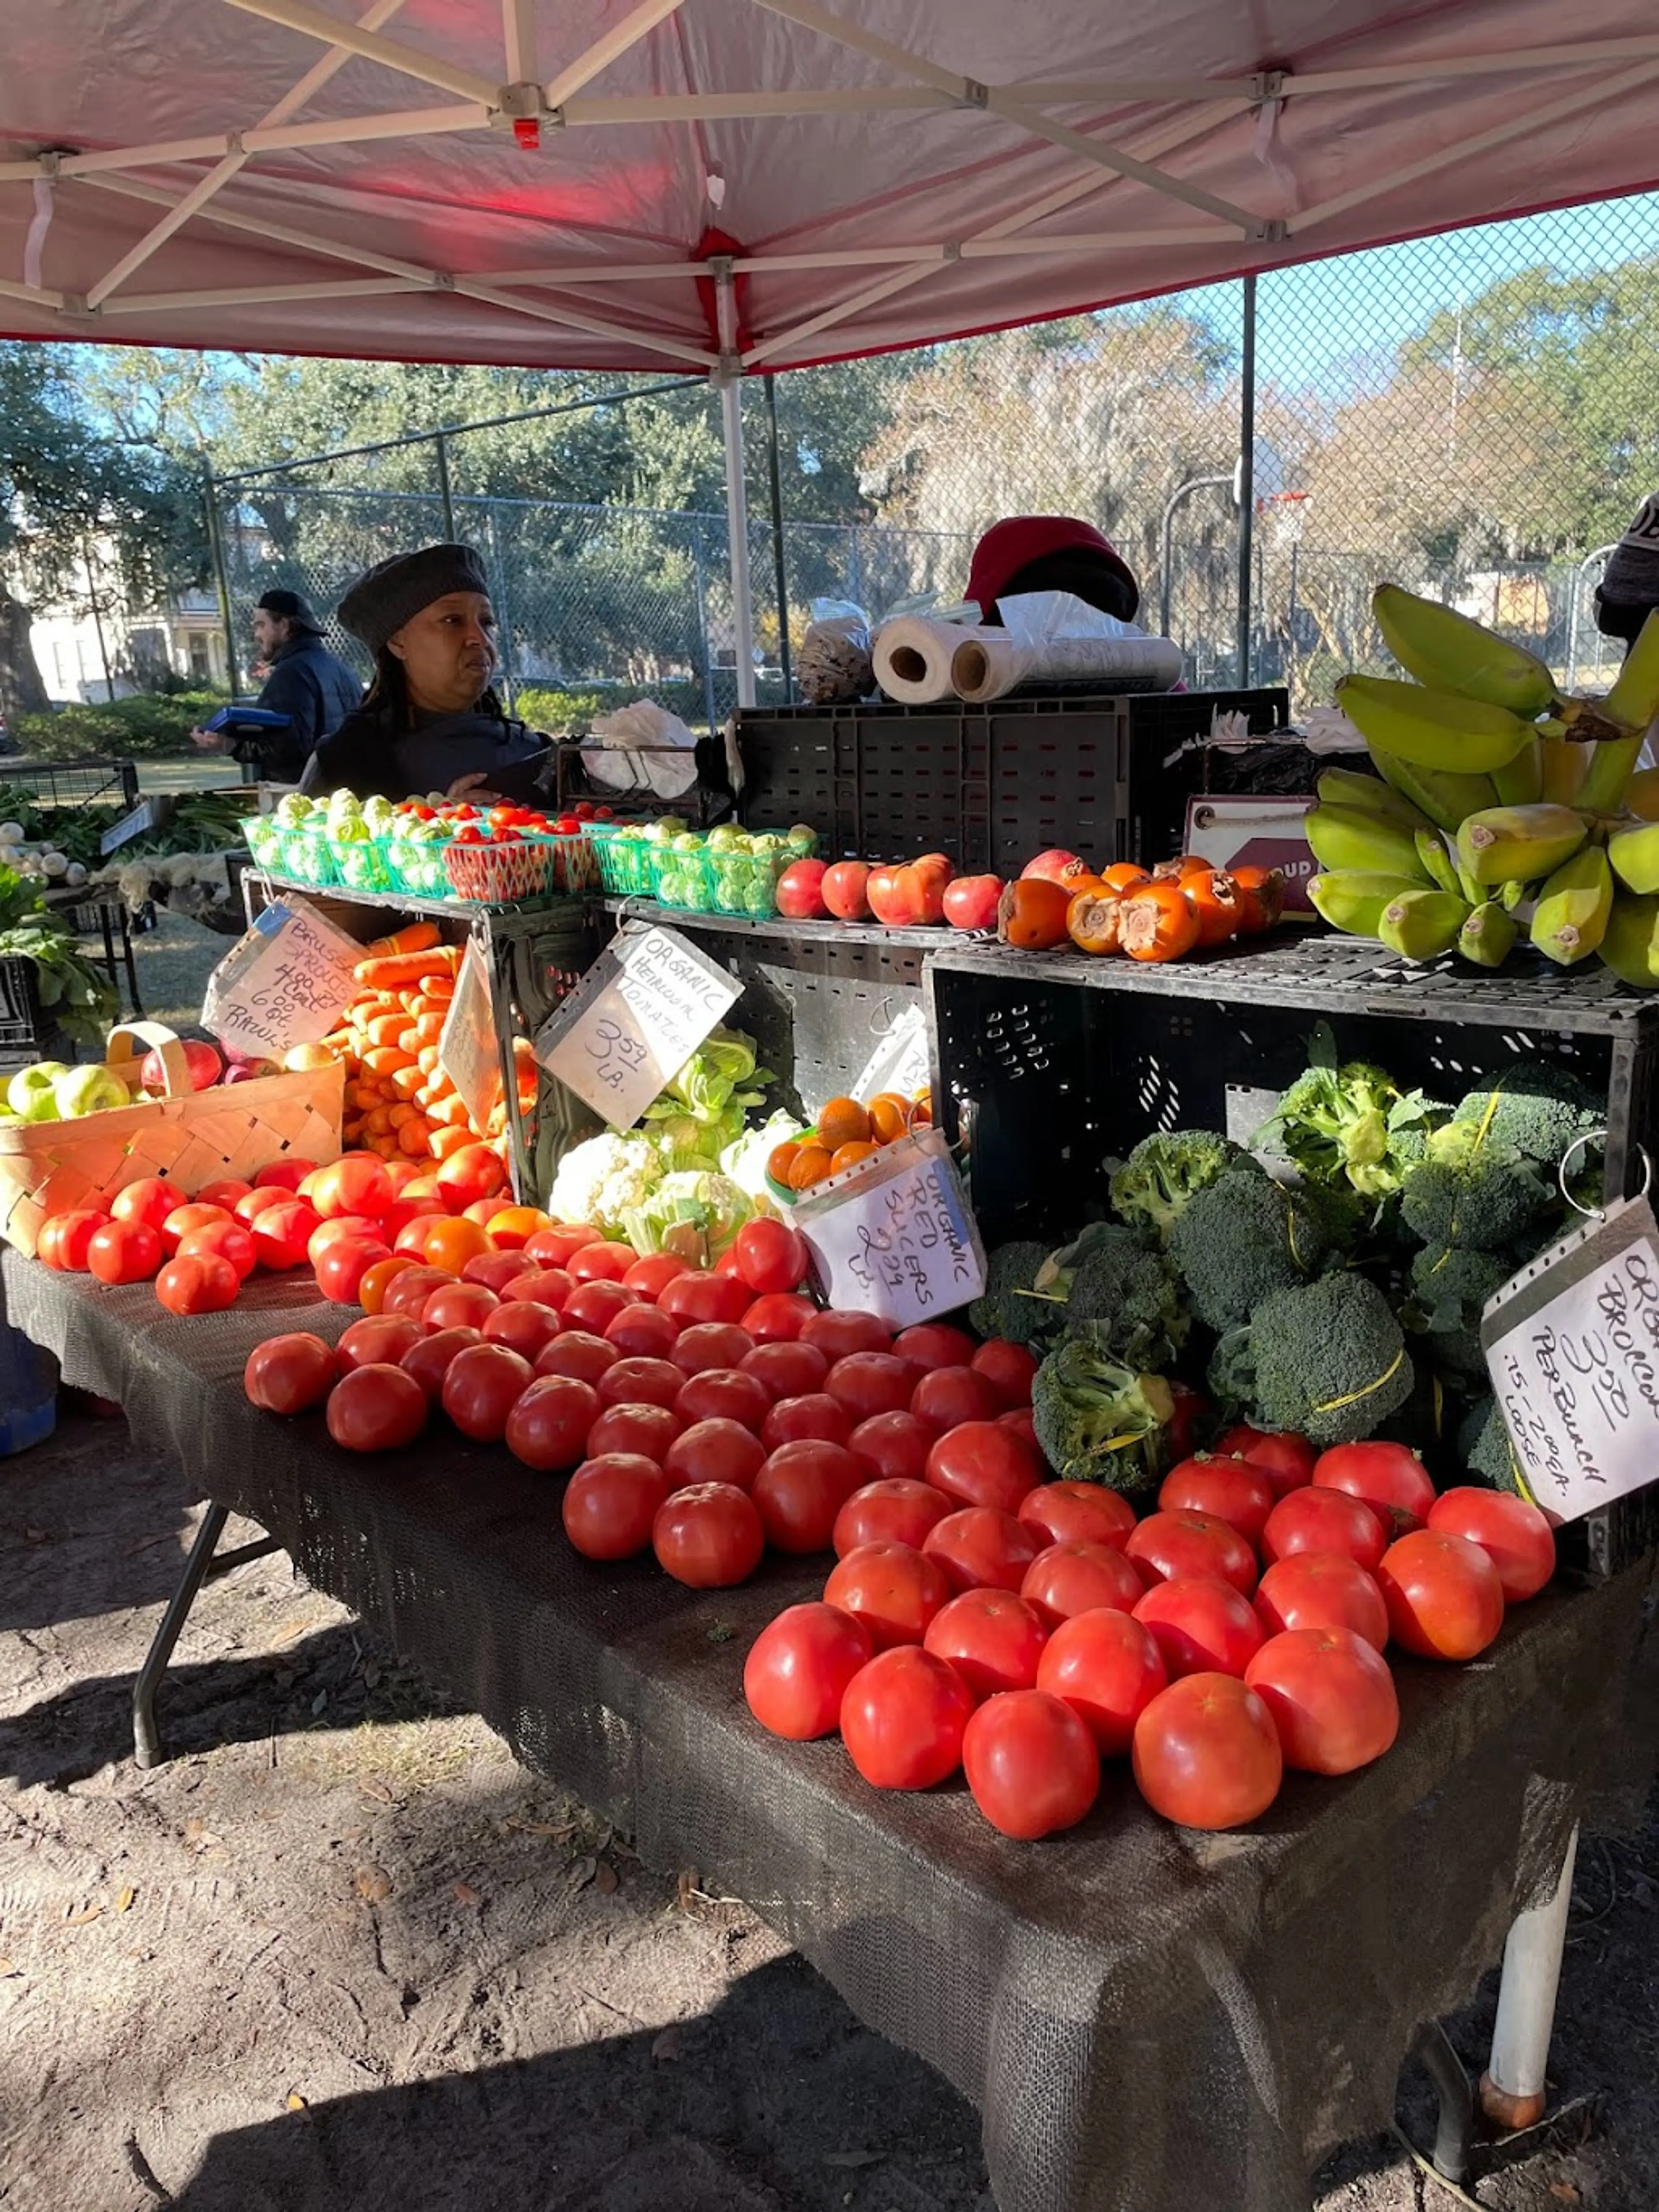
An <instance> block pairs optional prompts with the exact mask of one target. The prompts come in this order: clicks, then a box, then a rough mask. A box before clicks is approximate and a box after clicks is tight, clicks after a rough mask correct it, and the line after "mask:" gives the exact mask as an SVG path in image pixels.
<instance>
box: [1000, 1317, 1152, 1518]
mask: <svg viewBox="0 0 1659 2212" xmlns="http://www.w3.org/2000/svg"><path fill="white" fill-rule="evenodd" d="M1174 1413H1175V1401H1174V1398H1173V1397H1172V1396H1171V1395H1170V1386H1169V1384H1168V1383H1165V1382H1164V1379H1163V1378H1162V1376H1157V1375H1146V1374H1142V1373H1140V1372H1139V1371H1138V1370H1136V1369H1134V1368H1133V1367H1127V1366H1125V1365H1124V1364H1123V1363H1122V1362H1121V1360H1120V1359H1118V1358H1115V1356H1114V1354H1113V1352H1112V1351H1111V1349H1110V1346H1109V1332H1108V1331H1107V1330H1105V1329H1104V1328H1102V1327H1101V1326H1100V1324H1098V1323H1093V1322H1089V1323H1085V1324H1084V1325H1083V1326H1081V1327H1080V1328H1078V1329H1077V1330H1076V1331H1075V1332H1073V1334H1069V1335H1067V1336H1066V1339H1065V1340H1064V1342H1062V1343H1060V1344H1059V1345H1057V1346H1055V1347H1054V1350H1053V1351H1052V1352H1050V1353H1049V1354H1048V1357H1047V1358H1045V1359H1044V1361H1043V1362H1042V1365H1041V1366H1040V1367H1039V1368H1038V1370H1037V1371H1036V1376H1035V1377H1034V1378H1033V1380H1032V1383H1031V1420H1032V1425H1033V1426H1034V1427H1035V1429H1036V1439H1037V1442H1038V1443H1039V1444H1040V1445H1041V1446H1042V1452H1043V1456H1044V1457H1045V1458H1046V1459H1047V1461H1048V1464H1049V1466H1050V1467H1051V1468H1053V1469H1054V1473H1055V1474H1058V1475H1060V1476H1063V1477H1064V1478H1065V1479H1066V1480H1067V1481H1070V1482H1101V1483H1104V1484H1106V1485H1107V1486H1108V1487H1109V1488H1110V1489H1113V1490H1121V1491H1127V1492H1139V1491H1143V1490H1145V1489H1146V1488H1147V1487H1148V1486H1150V1484H1152V1482H1153V1481H1154V1480H1156V1479H1157V1477H1158V1475H1159V1474H1161V1473H1162V1472H1163V1469H1164V1463H1165V1460H1166V1458H1167V1448H1166V1441H1165V1430H1166V1427H1167V1425H1168V1423H1169V1422H1170V1419H1172V1417H1173V1415H1174Z"/></svg>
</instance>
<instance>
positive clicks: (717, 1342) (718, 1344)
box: [664, 1316, 755, 1375]
mask: <svg viewBox="0 0 1659 2212" xmlns="http://www.w3.org/2000/svg"><path fill="white" fill-rule="evenodd" d="M664 1318H665V1319H668V1317H667V1316H664ZM668 1325H669V1327H670V1328H673V1329H675V1330H676V1331H677V1335H676V1340H675V1342H674V1347H673V1350H672V1351H671V1352H669V1353H668V1354H667V1355H666V1357H668V1358H671V1359H672V1361H673V1363H674V1364H675V1366H676V1367H678V1368H681V1369H683V1370H684V1372H685V1373H686V1374H687V1375H701V1374H702V1373H703V1371H704V1370H705V1369H708V1368H717V1367H736V1366H738V1364H740V1362H742V1361H743V1360H744V1359H746V1358H748V1357H749V1354H750V1352H752V1351H753V1350H754V1348H755V1340H754V1338H753V1337H752V1336H750V1334H749V1332H748V1330H747V1329H746V1328H738V1325H737V1323H736V1322H729V1321H698V1322H692V1323H691V1325H690V1328H680V1327H679V1325H678V1322H674V1321H672V1320H669V1324H668Z"/></svg>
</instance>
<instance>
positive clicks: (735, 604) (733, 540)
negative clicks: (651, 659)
mask: <svg viewBox="0 0 1659 2212" xmlns="http://www.w3.org/2000/svg"><path fill="white" fill-rule="evenodd" d="M715 297H716V298H717V300H718V301H719V303H720V351H721V353H722V354H723V355H725V356H726V360H725V362H723V363H722V366H721V369H720V428H721V429H722V430H723V432H724V433H725V442H726V546H727V550H728V555H729V558H730V561H731V564H732V627H733V629H735V630H736V632H737V654H738V706H739V707H752V706H753V705H754V703H755V601H754V594H753V593H752V592H751V591H750V586H749V494H748V490H747V489H746V487H745V486H744V478H743V386H742V384H741V382H740V381H739V380H738V374H737V362H736V359H735V356H736V353H737V344H738V304H737V298H736V293H735V289H734V282H733V279H732V276H730V275H729V274H728V275H726V276H721V277H720V278H718V279H717V280H716V284H715Z"/></svg>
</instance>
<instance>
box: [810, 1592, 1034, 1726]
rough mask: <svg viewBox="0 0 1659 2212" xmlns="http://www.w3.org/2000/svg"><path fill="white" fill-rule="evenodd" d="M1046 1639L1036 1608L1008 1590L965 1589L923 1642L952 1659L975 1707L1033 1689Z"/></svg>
mask: <svg viewBox="0 0 1659 2212" xmlns="http://www.w3.org/2000/svg"><path fill="white" fill-rule="evenodd" d="M926 1564H927V1565H932V1564H933V1563H932V1562H931V1561H927V1562H926ZM837 1571H839V1570H837ZM934 1571H935V1573H939V1570H938V1568H937V1567H935V1568H934ZM833 1579H834V1577H831V1580H832V1581H833ZM939 1580H940V1582H941V1583H944V1581H945V1577H944V1576H943V1574H939ZM947 1587H948V1585H947ZM921 1642H922V1649H923V1650H926V1651H931V1652H933V1654H934V1655H935V1656H936V1657H938V1658H940V1659H948V1660H949V1661H950V1662H951V1665H952V1666H953V1667H954V1668H956V1670H957V1674H960V1675H961V1677H962V1679H963V1681H964V1682H966V1684H967V1685H968V1687H969V1691H970V1692H972V1693H973V1697H974V1701H975V1704H979V1703H981V1702H982V1701H983V1700H984V1699H987V1698H991V1697H995V1696H996V1695H997V1694H998V1692H1000V1691H1004V1690H1029V1689H1030V1688H1032V1687H1033V1686H1035V1684H1036V1677H1037V1662H1038V1660H1039V1659H1041V1658H1042V1647H1043V1645H1044V1644H1046V1643H1047V1642H1048V1630H1047V1629H1046V1628H1044V1626H1043V1625H1042V1622H1041V1621H1040V1620H1038V1619H1037V1616H1036V1613H1035V1612H1034V1611H1033V1610H1032V1608H1031V1607H1030V1606H1029V1605H1027V1604H1026V1602H1025V1601H1024V1598H1022V1597H1016V1596H1015V1595H1014V1594H1013V1592H1012V1590H1006V1589H966V1590H963V1592H962V1593H961V1594H960V1595H958V1596H957V1597H953V1598H951V1601H950V1602H949V1603H948V1604H946V1605H944V1606H941V1607H940V1608H939V1611H938V1612H937V1613H935V1614H934V1615H933V1620H931V1621H930V1622H929V1624H928V1627H927V1634H926V1635H925V1636H924V1637H923V1638H922V1639H921Z"/></svg>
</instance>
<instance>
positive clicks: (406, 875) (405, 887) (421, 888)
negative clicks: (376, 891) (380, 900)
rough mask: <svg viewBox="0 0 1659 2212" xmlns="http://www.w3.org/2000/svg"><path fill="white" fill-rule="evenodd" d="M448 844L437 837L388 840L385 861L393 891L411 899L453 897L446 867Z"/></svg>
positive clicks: (394, 838)
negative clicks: (403, 893)
mask: <svg viewBox="0 0 1659 2212" xmlns="http://www.w3.org/2000/svg"><path fill="white" fill-rule="evenodd" d="M446 844H447V839H441V838H435V837H431V838H428V837H388V838H387V839H386V868H387V872H388V873H389V874H390V876H391V878H392V890H398V891H406V892H408V894H409V895H410V897H411V898H432V899H441V898H451V897H453V896H454V892H453V885H452V884H451V883H450V880H449V871H448V869H447V867H446V866H445V865H444V848H445V845H446Z"/></svg>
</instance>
